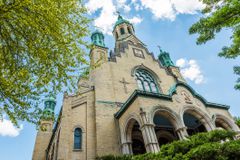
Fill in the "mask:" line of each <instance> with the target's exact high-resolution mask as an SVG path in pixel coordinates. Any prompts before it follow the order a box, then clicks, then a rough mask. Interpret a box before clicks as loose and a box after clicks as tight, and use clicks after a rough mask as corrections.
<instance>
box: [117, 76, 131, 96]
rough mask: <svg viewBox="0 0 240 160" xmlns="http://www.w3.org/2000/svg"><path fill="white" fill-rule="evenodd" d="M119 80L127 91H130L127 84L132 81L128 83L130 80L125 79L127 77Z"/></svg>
mask: <svg viewBox="0 0 240 160" xmlns="http://www.w3.org/2000/svg"><path fill="white" fill-rule="evenodd" d="M119 82H120V83H122V84H123V87H124V91H125V93H128V92H127V84H130V83H128V82H127V81H126V80H125V78H123V79H122V80H121V81H119Z"/></svg>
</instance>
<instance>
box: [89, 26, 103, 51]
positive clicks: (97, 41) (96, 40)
mask: <svg viewBox="0 0 240 160" xmlns="http://www.w3.org/2000/svg"><path fill="white" fill-rule="evenodd" d="M91 40H92V43H93V44H94V45H97V46H101V47H105V44H104V35H103V33H102V32H101V31H99V30H96V31H94V32H93V33H92V35H91Z"/></svg>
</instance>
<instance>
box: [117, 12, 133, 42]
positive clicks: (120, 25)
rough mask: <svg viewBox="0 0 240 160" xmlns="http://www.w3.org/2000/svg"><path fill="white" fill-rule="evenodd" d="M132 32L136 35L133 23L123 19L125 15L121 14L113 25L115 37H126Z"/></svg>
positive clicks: (119, 38) (118, 38)
mask: <svg viewBox="0 0 240 160" xmlns="http://www.w3.org/2000/svg"><path fill="white" fill-rule="evenodd" d="M131 34H132V35H135V31H134V28H133V25H132V24H131V23H130V22H129V21H127V20H125V19H123V17H122V16H121V15H120V14H119V15H118V19H117V21H116V23H115V25H114V27H113V36H114V37H115V41H118V40H121V39H123V38H126V37H128V36H129V35H131Z"/></svg>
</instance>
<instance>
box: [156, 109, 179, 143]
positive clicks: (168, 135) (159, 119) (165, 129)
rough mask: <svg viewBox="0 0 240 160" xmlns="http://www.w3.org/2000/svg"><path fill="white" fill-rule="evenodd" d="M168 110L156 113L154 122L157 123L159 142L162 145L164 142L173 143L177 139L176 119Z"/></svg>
mask: <svg viewBox="0 0 240 160" xmlns="http://www.w3.org/2000/svg"><path fill="white" fill-rule="evenodd" d="M166 113H167V112H162V111H159V112H157V113H156V114H155V116H154V118H153V122H154V124H155V127H154V129H155V133H156V137H157V140H158V144H159V146H160V147H161V146H162V145H164V144H167V143H171V142H172V141H174V140H177V139H178V137H177V134H176V133H175V127H174V124H173V123H175V122H174V120H173V119H172V117H170V116H169V115H168V114H166Z"/></svg>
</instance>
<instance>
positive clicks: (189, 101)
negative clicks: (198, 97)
mask: <svg viewBox="0 0 240 160" xmlns="http://www.w3.org/2000/svg"><path fill="white" fill-rule="evenodd" d="M181 95H182V96H183V98H184V101H185V103H188V104H192V100H191V97H190V95H189V94H188V93H187V92H186V91H181Z"/></svg>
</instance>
